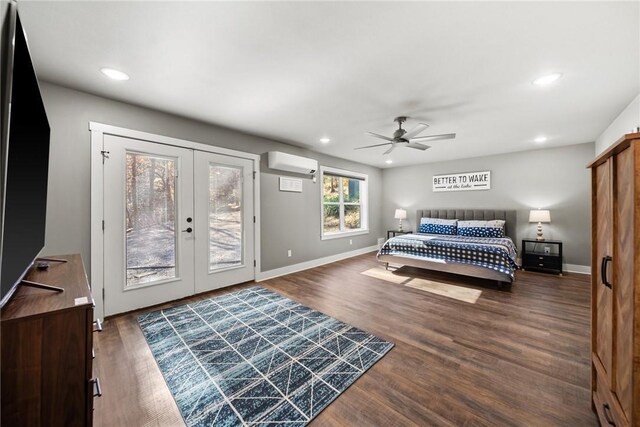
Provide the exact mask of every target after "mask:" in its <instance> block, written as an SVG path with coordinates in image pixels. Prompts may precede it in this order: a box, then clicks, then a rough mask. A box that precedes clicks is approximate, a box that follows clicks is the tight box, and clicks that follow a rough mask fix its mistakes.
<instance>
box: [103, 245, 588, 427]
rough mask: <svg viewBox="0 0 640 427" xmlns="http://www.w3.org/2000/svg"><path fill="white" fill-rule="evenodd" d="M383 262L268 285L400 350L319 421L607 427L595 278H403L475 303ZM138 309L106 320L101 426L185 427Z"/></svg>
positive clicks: (369, 259)
mask: <svg viewBox="0 0 640 427" xmlns="http://www.w3.org/2000/svg"><path fill="white" fill-rule="evenodd" d="M377 265H378V263H377V262H376V260H375V256H374V254H373V253H372V254H366V255H362V256H359V257H355V258H350V259H347V260H343V261H340V262H336V263H333V264H328V265H325V266H321V267H318V268H314V269H312V270H306V271H303V272H299V273H295V274H291V275H288V276H283V277H279V278H276V279H272V280H269V281H266V282H262V283H260V284H259V285H260V286H264V287H266V288H269V289H272V290H274V291H277V292H279V293H281V294H282V295H285V296H287V297H289V298H291V299H293V300H296V301H298V302H300V303H302V304H305V305H307V306H309V307H311V308H314V309H316V310H319V311H321V312H323V313H326V314H328V315H330V316H333V317H335V318H337V319H339V320H341V321H343V322H346V323H349V324H351V325H353V326H356V327H358V328H361V329H363V330H365V331H367V332H370V333H373V334H376V335H378V336H380V337H382V338H384V339H386V340H389V341H392V342H394V343H395V344H396V346H395V347H394V348H393V349H392V350H391V351H390V352H389V353H388V354H387V355H386V356H385V357H383V358H382V359H381V360H380V361H379V362H378V363H376V364H375V365H374V366H373V367H372V368H371V369H370V370H369V371H368V372H367V373H365V374H364V375H362V377H360V378H359V379H358V380H357V381H356V382H355V383H354V384H353V385H352V386H351V387H349V388H348V389H347V390H346V391H345V392H344V393H343V394H342V395H341V396H340V397H338V398H337V399H336V400H335V401H334V402H333V403H332V404H331V405H329V406H328V407H327V408H326V409H325V410H324V411H323V412H322V413H320V414H319V415H318V416H317V417H316V418H315V419H314V420H313V421H312V423H311V424H312V425H316V426H325V425H326V426H329V425H376V426H382V425H385V426H386V425H403V426H405V425H406V426H408V425H421V426H426V425H450V426H454V425H455V426H462V425H473V426H476V425H482V426H511V425H517V426H551V425H555V426H596V425H598V424H597V420H596V417H595V415H594V414H593V412H592V411H591V401H590V391H589V390H590V389H589V381H590V378H591V373H590V372H591V371H590V368H589V360H590V337H589V331H590V326H589V324H590V310H589V303H590V285H589V276H586V275H579V274H568V275H565V276H564V277H558V276H552V275H546V274H541V273H531V272H518V273H517V280H516V282H515V283H514V284H513V286H512V289H511V291H499V290H497V288H496V285H495V284H494V282H491V281H484V280H480V279H471V278H463V277H458V276H451V275H446V274H440V273H435V272H428V271H424V270H419V269H414V268H406V267H405V268H403V269H401V270H399V271H398V272H397V273H398V274H403V275H411V276H414V277H422V278H426V279H432V280H437V281H440V282H447V283H451V284H456V285H461V286H466V287H470V288H474V289H480V290H482V295H481V296H480V298H479V299H478V301H477V302H476V303H475V304H470V303H466V302H461V301H457V300H454V299H451V298H448V297H443V296H438V295H434V294H431V293H428V292H425V291H421V290H418V289H413V288H410V287H407V286H403V285H402V284H396V283H391V282H388V281H384V280H380V279H376V278H373V277H369V276H366V275H363V274H360V273H361V272H363V271H365V270H367V269H370V268H373V267H376V266H377ZM255 285H256V284H255V283H248V284H243V285H239V286H234V287H231V288H227V289H224V290H221V291H215V292H211V293H208V294H203V295H199V296H197V297H193V298H188V299H185V300H181V301H178V302H175V303H172V304H165V305H164V306H161V307H165V306H171V305H178V304H184V303H187V302H190V301H195V300H199V299H202V298H208V297H211V296H215V295H219V294H222V293H226V292H230V291H234V290H237V289H239V288H243V287H247V286H255ZM143 311H147V310H143ZM141 312H142V311H141ZM139 313H140V312H134V313H128V314H126V315H122V316H118V317H114V318H111V319H107V321H106V322H105V324H104V331H103V332H102V333H101V334H98V335H97V336H96V340H95V341H96V359H95V361H94V362H95V373H96V374H97V375H98V376H99V378H100V381H101V383H102V390H103V396H102V397H100V398H98V399H96V401H95V414H94V423H95V425H96V426H98V427H102V426H179V425H182V424H183V423H182V418H181V416H180V414H179V412H178V409H177V406H176V404H175V402H174V400H173V397H172V396H171V394H170V392H169V390H168V389H167V387H166V385H165V383H164V379H163V378H162V374H161V373H160V370H159V369H158V367H157V365H156V362H155V360H154V359H153V356H152V355H151V352H150V350H149V348H148V346H147V344H146V342H145V340H144V337H143V336H142V332H141V331H140V328H139V327H138V324H137V322H136V315H137V314H139Z"/></svg>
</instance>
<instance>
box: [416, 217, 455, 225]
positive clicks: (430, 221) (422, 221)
mask: <svg viewBox="0 0 640 427" xmlns="http://www.w3.org/2000/svg"><path fill="white" fill-rule="evenodd" d="M422 224H438V225H456V224H458V220H457V219H440V218H420V225H422Z"/></svg>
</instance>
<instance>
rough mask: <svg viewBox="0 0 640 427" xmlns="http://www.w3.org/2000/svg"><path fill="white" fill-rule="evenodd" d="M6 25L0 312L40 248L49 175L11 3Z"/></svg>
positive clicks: (38, 105) (38, 106)
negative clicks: (0, 308)
mask: <svg viewBox="0 0 640 427" xmlns="http://www.w3.org/2000/svg"><path fill="white" fill-rule="evenodd" d="M7 21H8V22H6V23H3V26H4V25H5V24H6V25H8V27H5V28H3V30H6V31H7V32H6V33H5V34H4V37H3V41H4V42H5V46H3V49H2V55H3V57H2V64H3V70H2V72H3V73H4V74H5V75H4V76H3V78H2V83H3V85H4V86H3V97H2V98H3V99H2V102H3V105H2V168H1V170H2V174H3V176H2V186H1V192H2V194H1V195H2V209H3V212H2V223H1V226H0V227H1V231H0V233H1V234H0V235H1V237H2V238H1V239H0V245H1V246H0V307H2V306H3V305H4V304H6V302H7V301H8V300H9V298H11V296H12V295H13V293H14V292H15V289H16V287H17V286H18V285H19V284H20V282H21V281H22V278H23V277H24V275H25V273H26V272H27V271H28V269H29V268H30V267H31V265H32V264H33V262H34V261H35V259H36V258H37V257H38V255H39V254H40V252H41V251H42V249H43V247H44V242H45V224H46V214H47V183H48V175H49V133H50V128H49V121H48V120H47V114H46V111H45V107H44V103H43V100H42V96H41V93H40V87H39V84H38V78H37V77H36V72H35V69H34V67H33V63H32V61H31V56H30V54H29V48H28V45H27V38H26V35H25V32H24V29H23V27H22V23H21V22H20V16H19V15H18V12H17V9H16V4H15V3H14V2H10V6H9V13H8V17H7ZM12 40H13V41H14V43H12ZM5 64H6V67H4V65H5Z"/></svg>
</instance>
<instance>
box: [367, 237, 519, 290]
mask: <svg viewBox="0 0 640 427" xmlns="http://www.w3.org/2000/svg"><path fill="white" fill-rule="evenodd" d="M381 255H395V256H401V257H407V258H417V259H429V258H430V259H437V260H443V261H447V262H457V263H462V264H471V265H477V266H479V267H484V268H488V269H491V270H496V271H499V272H501V273H504V274H506V275H508V276H509V277H511V279H512V280H513V277H514V274H515V271H516V270H517V268H518V264H517V263H516V245H515V244H514V243H513V241H512V240H511V239H510V238H508V237H501V238H491V237H467V236H448V235H433V234H405V235H402V236H396V237H392V238H391V239H389V240H387V242H386V243H385V244H384V246H382V249H380V251H378V255H377V256H378V257H379V256H381Z"/></svg>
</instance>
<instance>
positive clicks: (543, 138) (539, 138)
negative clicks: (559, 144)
mask: <svg viewBox="0 0 640 427" xmlns="http://www.w3.org/2000/svg"><path fill="white" fill-rule="evenodd" d="M547 139H548V138H547V137H546V136H539V137H537V138H536V139H534V140H533V141H534V142H537V143H538V144H542V143H543V142H546V141H547Z"/></svg>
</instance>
